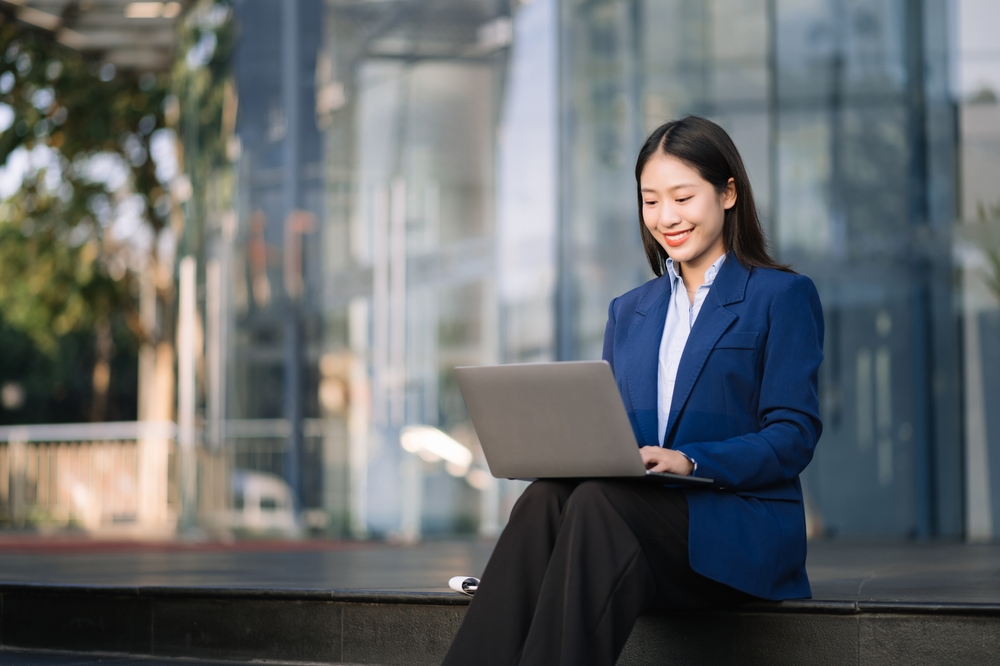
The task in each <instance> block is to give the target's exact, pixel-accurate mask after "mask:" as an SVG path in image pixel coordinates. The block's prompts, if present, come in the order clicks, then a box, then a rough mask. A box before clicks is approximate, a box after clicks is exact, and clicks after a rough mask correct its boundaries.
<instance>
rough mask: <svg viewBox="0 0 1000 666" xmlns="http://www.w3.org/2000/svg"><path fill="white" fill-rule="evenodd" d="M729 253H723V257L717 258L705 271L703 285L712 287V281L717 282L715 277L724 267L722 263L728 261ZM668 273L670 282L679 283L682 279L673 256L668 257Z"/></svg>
mask: <svg viewBox="0 0 1000 666" xmlns="http://www.w3.org/2000/svg"><path fill="white" fill-rule="evenodd" d="M727 254H728V253H723V255H722V256H721V257H719V258H718V259H716V260H715V263H713V264H712V265H711V266H709V267H708V269H707V270H706V271H705V282H704V284H703V285H702V286H703V287H711V286H712V283H713V282H715V277H716V276H717V275H718V274H719V269H720V268H722V264H723V263H725V261H726V255H727ZM667 275H669V276H670V284H672V285H675V284H677V280H679V279H680V277H681V276H680V274H679V273H678V272H677V270H676V269H675V268H674V260H673V259H672V258H671V257H667Z"/></svg>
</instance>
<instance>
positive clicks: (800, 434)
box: [444, 117, 823, 666]
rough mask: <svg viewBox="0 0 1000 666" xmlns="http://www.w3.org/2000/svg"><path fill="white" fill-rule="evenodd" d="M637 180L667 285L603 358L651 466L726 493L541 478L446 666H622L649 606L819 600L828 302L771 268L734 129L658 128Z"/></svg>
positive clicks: (623, 320) (661, 283)
mask: <svg viewBox="0 0 1000 666" xmlns="http://www.w3.org/2000/svg"><path fill="white" fill-rule="evenodd" d="M635 176H636V183H637V189H638V194H639V222H640V233H641V234H642V239H643V245H644V247H645V250H646V256H647V258H648V259H649V263H650V266H651V267H652V269H653V272H654V273H655V274H656V275H657V277H656V278H655V279H653V280H651V281H649V282H647V283H646V284H644V285H642V286H641V287H639V288H637V289H634V290H632V291H630V292H628V293H626V294H624V295H623V296H619V297H618V298H616V299H614V300H613V301H612V302H611V307H610V308H609V311H608V324H607V329H606V331H605V334H604V358H605V360H607V361H608V363H610V364H611V366H612V369H613V370H614V373H615V379H616V381H617V383H618V388H619V390H620V391H621V395H622V399H623V401H624V403H625V408H626V411H627V412H628V414H629V417H630V419H631V421H632V427H633V429H634V431H635V435H636V439H637V440H638V442H639V446H640V447H641V448H640V453H641V454H642V458H643V460H644V461H645V463H646V466H647V468H649V469H652V470H655V471H664V472H673V473H676V474H685V475H686V474H692V473H695V472H697V475H698V476H703V477H709V478H712V479H715V481H716V483H717V486H718V487H717V488H712V489H693V488H692V489H689V488H678V487H674V488H671V487H663V486H657V485H652V484H650V485H647V484H644V483H637V482H624V481H613V480H599V479H597V480H587V481H583V482H579V481H574V480H541V481H537V482H535V483H533V484H532V485H531V486H529V487H528V488H527V489H526V490H525V492H524V494H523V495H522V496H521V498H520V499H519V500H518V502H517V503H516V504H515V506H514V509H513V511H512V513H511V517H510V521H509V523H508V525H507V527H506V529H505V530H504V532H503V534H502V535H501V537H500V540H499V541H498V543H497V546H496V548H495V550H494V552H493V555H492V557H491V558H490V561H489V564H488V565H487V567H486V571H485V572H484V574H483V579H482V582H481V583H480V586H479V588H478V590H477V591H476V596H475V597H474V599H473V601H472V603H471V604H470V606H469V610H468V612H467V614H466V616H465V619H464V621H463V623H462V626H461V628H460V629H459V632H458V634H457V636H456V637H455V640H454V642H453V643H452V646H451V649H450V650H449V652H448V655H447V657H446V658H445V662H444V663H445V664H449V665H452V666H458V665H466V664H498V665H503V666H510V665H513V664H521V665H529V664H531V665H535V664H537V665H540V666H541V665H545V666H548V665H552V664H566V665H573V666H577V665H580V664H613V663H614V662H615V661H616V660H617V658H618V655H619V653H620V652H621V650H622V648H623V646H624V645H625V641H626V640H627V639H628V636H629V633H630V632H631V630H632V627H633V625H634V624H635V620H636V618H637V617H638V616H639V614H640V613H641V612H642V611H644V610H647V609H654V608H656V609H684V608H706V607H713V606H718V605H723V604H731V603H736V602H739V601H742V600H747V599H751V598H755V597H756V598H763V599H787V598H796V597H808V596H810V591H809V581H808V579H807V578H806V571H805V556H806V534H805V515H804V512H803V505H802V489H801V486H800V484H799V478H798V475H799V473H800V472H801V471H802V470H803V469H804V468H805V466H806V465H807V464H808V463H809V461H810V459H811V458H812V454H813V448H814V447H815V445H816V441H817V440H818V439H819V436H820V432H821V429H822V426H821V423H820V418H819V404H818V398H817V388H816V387H817V378H816V375H817V371H818V369H819V365H820V362H821V361H822V358H823V352H822V347H823V315H822V310H821V308H820V302H819V297H818V295H817V293H816V288H815V287H814V286H813V283H812V281H811V280H809V278H806V277H803V276H801V275H797V274H795V273H794V272H792V271H791V270H789V269H787V268H786V267H783V266H780V265H778V264H776V263H775V262H774V261H773V260H772V259H771V258H770V256H769V255H768V252H767V247H766V243H765V240H764V234H763V232H762V230H761V226H760V222H759V220H758V218H757V211H756V208H755V206H754V201H753V193H752V192H751V189H750V181H749V179H748V177H747V174H746V170H745V169H744V167H743V163H742V160H741V159H740V156H739V153H738V152H737V150H736V147H735V145H733V142H732V140H731V139H730V138H729V136H728V135H727V134H726V133H725V131H724V130H723V129H722V128H721V127H719V126H718V125H716V124H714V123H712V122H710V121H708V120H705V119H702V118H696V117H688V118H684V119H682V120H678V121H673V122H670V123H667V124H665V125H663V126H661V127H660V128H658V129H657V130H655V131H654V132H653V133H652V134H651V135H650V136H649V138H648V139H647V140H646V143H645V145H643V147H642V150H641V151H640V152H639V159H638V161H637V163H636V168H635Z"/></svg>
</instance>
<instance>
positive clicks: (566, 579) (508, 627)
mask: <svg viewBox="0 0 1000 666" xmlns="http://www.w3.org/2000/svg"><path fill="white" fill-rule="evenodd" d="M687 528H688V515H687V502H686V500H685V498H684V494H683V492H682V491H680V490H678V489H674V488H665V487H662V486H655V485H651V484H646V483H644V482H642V481H637V482H634V481H619V480H600V479H595V480H586V481H582V482H581V481H578V480H543V481H536V482H535V483H533V484H531V486H529V487H528V488H527V489H526V490H525V491H524V493H523V494H522V496H521V497H520V498H519V499H518V501H517V502H516V503H515V506H514V509H513V511H512V512H511V517H510V521H509V522H508V524H507V527H506V528H505V529H504V532H503V533H502V534H501V537H500V540H499V541H498V542H497V545H496V548H495V549H494V553H493V556H492V557H491V558H490V562H489V564H488V565H487V567H486V571H485V572H484V574H483V580H482V582H481V584H480V586H479V589H478V591H477V592H476V596H475V598H474V599H473V601H472V604H471V605H470V607H469V611H468V613H467V615H466V618H465V620H464V622H463V625H462V627H461V629H460V630H459V633H458V635H457V636H456V639H455V642H454V643H453V645H452V649H451V651H450V652H449V657H448V660H447V661H446V663H449V664H464V663H477V664H479V663H482V664H486V663H490V664H504V665H506V664H517V663H521V664H535V663H538V664H550V663H560V662H562V663H574V664H576V663H580V664H582V663H595V664H596V663H612V662H613V661H614V658H615V657H616V656H617V654H618V651H619V650H620V649H621V647H622V646H623V645H624V641H625V640H626V639H627V637H628V633H629V632H630V631H631V628H632V625H633V624H634V622H635V618H636V617H637V616H638V615H639V613H640V612H642V611H643V610H647V609H653V608H655V609H682V608H706V607H711V606H717V605H719V604H726V603H732V602H736V601H739V600H741V599H744V598H746V596H745V595H742V593H739V592H737V591H735V590H732V589H731V588H728V587H726V586H724V585H721V584H720V583H716V582H715V581H711V580H709V579H707V578H704V577H703V576H700V575H699V574H697V573H695V572H694V571H692V570H691V568H690V566H689V563H688V554H687V553H688V548H687ZM522 649H523V650H524V653H523V654H522ZM485 655H489V658H487V659H486V660H485V661H484V658H485Z"/></svg>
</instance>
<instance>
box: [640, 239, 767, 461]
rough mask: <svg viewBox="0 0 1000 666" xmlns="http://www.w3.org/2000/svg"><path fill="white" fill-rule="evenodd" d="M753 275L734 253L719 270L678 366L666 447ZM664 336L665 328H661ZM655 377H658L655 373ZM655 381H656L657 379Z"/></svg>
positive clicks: (730, 323) (665, 436)
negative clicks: (732, 308) (736, 304)
mask: <svg viewBox="0 0 1000 666" xmlns="http://www.w3.org/2000/svg"><path fill="white" fill-rule="evenodd" d="M749 278H750V271H749V270H747V269H746V268H744V267H743V265H742V264H740V262H739V261H738V260H737V259H736V257H735V256H733V254H732V252H730V253H729V256H728V257H726V261H725V263H724V264H722V267H721V268H720V269H719V274H718V275H717V276H716V277H715V282H713V283H712V287H711V289H709V290H708V295H707V296H706V297H705V302H704V303H703V304H702V306H701V311H700V312H699V313H698V318H697V319H696V320H695V322H694V326H693V327H692V328H691V334H690V335H689V336H688V340H687V344H686V345H685V346H684V353H683V354H682V355H681V361H680V364H679V365H678V366H677V379H676V381H675V382H674V396H673V400H672V401H671V402H670V419H669V421H668V422H667V431H666V434H665V435H664V438H663V442H664V445H667V444H668V443H669V442H670V438H671V436H672V434H673V431H674V428H675V427H676V425H677V417H678V416H679V415H680V413H681V410H683V409H684V405H685V404H686V403H687V400H688V397H689V396H690V395H691V389H693V388H694V383H695V380H697V379H698V376H699V375H700V374H701V371H702V368H704V367H705V362H706V361H708V355H709V354H711V353H712V349H713V348H714V347H715V343H716V342H718V341H719V338H720V337H722V334H723V333H725V331H726V329H728V328H729V327H730V326H732V324H733V322H734V321H736V320H737V319H738V317H737V316H736V315H735V314H733V313H732V312H730V311H729V310H727V309H726V306H727V305H731V304H732V303H737V302H739V301H742V300H743V297H744V294H745V293H746V285H747V280H748V279H749ZM660 331H661V335H662V331H663V325H662V324H661V325H660ZM654 374H655V373H654ZM654 380H655V378H654Z"/></svg>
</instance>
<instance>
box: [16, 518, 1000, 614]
mask: <svg viewBox="0 0 1000 666" xmlns="http://www.w3.org/2000/svg"><path fill="white" fill-rule="evenodd" d="M492 546H493V544H492V542H485V541H476V540H467V541H439V542H425V543H421V544H418V545H415V546H393V545H388V544H385V543H379V542H337V541H304V542H298V543H294V542H239V543H235V544H220V543H201V544H198V543H195V544H183V543H176V542H174V543H163V544H137V543H128V542H94V541H86V540H82V539H61V540H59V539H57V540H52V539H42V538H37V537H30V536H3V535H0V582H8V583H9V582H32V583H58V584H76V585H125V586H156V587H160V586H177V587H213V588H214V587H236V588H269V589H315V590H396V591H446V590H447V581H448V579H449V578H450V577H451V576H456V575H460V574H471V575H479V574H480V573H481V572H482V570H483V567H484V566H485V564H486V561H487V559H488V558H489V554H490V552H491V550H492ZM808 569H809V574H810V578H811V580H812V584H813V598H814V599H816V600H824V601H886V602H913V603H974V604H1000V544H996V545H967V544H960V543H928V544H920V543H857V542H841V541H829V542H815V543H812V544H810V548H809V560H808Z"/></svg>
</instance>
